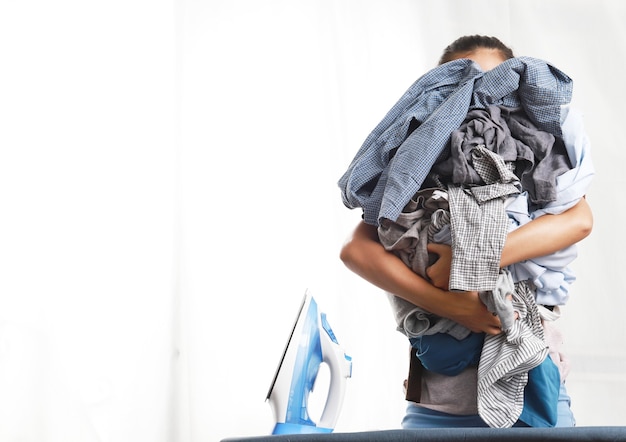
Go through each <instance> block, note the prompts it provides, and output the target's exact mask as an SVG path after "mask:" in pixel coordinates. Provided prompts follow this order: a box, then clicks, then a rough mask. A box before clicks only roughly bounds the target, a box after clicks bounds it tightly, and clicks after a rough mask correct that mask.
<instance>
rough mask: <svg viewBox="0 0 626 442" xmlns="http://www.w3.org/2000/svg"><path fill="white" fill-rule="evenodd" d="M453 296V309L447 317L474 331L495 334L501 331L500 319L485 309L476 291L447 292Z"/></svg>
mask: <svg viewBox="0 0 626 442" xmlns="http://www.w3.org/2000/svg"><path fill="white" fill-rule="evenodd" d="M449 293H450V294H451V296H453V297H455V300H454V301H453V302H454V311H452V312H450V313H449V318H450V319H452V320H453V321H455V322H458V323H459V324H461V325H463V326H465V327H467V328H468V329H470V330H471V331H473V332H476V333H481V332H484V333H487V334H488V335H497V334H500V333H502V329H501V326H502V324H501V322H500V319H499V318H498V317H497V316H495V315H494V314H493V313H491V312H490V311H489V310H487V307H486V306H485V304H483V302H482V301H481V300H480V298H479V296H478V292H449Z"/></svg>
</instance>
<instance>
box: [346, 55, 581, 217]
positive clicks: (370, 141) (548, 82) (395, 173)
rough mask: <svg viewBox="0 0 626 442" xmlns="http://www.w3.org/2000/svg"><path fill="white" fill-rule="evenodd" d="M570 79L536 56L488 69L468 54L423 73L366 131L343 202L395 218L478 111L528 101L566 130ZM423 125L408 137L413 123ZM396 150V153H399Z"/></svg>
mask: <svg viewBox="0 0 626 442" xmlns="http://www.w3.org/2000/svg"><path fill="white" fill-rule="evenodd" d="M572 87H573V84H572V80H571V79H570V78H569V77H568V76H567V75H566V74H564V73H563V72H561V71H560V70H558V69H556V68H555V67H553V66H551V65H550V64H548V63H546V62H545V61H542V60H538V59H535V58H531V57H518V58H512V59H509V60H507V61H505V62H504V63H502V64H500V65H499V66H497V67H496V68H494V69H492V70H490V71H487V72H483V71H482V70H481V69H480V68H479V66H478V65H477V64H476V63H474V62H473V61H471V60H469V59H461V60H455V61H451V62H449V63H446V64H443V65H441V66H438V67H436V68H435V69H432V70H431V71H429V72H427V73H426V74H425V75H423V76H422V77H420V78H419V79H418V80H417V81H416V82H415V83H413V85H411V87H410V88H409V89H408V90H407V91H406V92H405V93H404V95H403V96H402V97H401V98H400V100H399V101H398V102H397V103H396V104H395V105H394V106H393V107H392V108H391V110H390V111H389V112H388V113H387V115H386V116H385V117H384V118H383V120H382V121H381V122H380V123H379V124H378V125H377V126H376V128H374V130H373V131H372V132H371V133H370V135H369V136H368V137H367V139H366V140H365V142H364V143H363V145H362V146H361V148H360V149H359V151H358V152H357V154H356V156H355V157H354V159H353V160H352V163H351V164H350V166H349V167H348V170H347V171H346V172H345V173H344V175H343V176H342V177H341V179H340V180H339V183H338V184H339V187H340V189H341V192H342V198H343V202H344V204H345V205H346V206H347V207H349V208H351V209H354V208H357V207H360V208H362V209H363V218H364V221H365V222H366V223H368V224H372V225H378V224H379V221H380V220H381V219H383V218H386V219H390V220H393V221H395V220H396V219H397V217H398V215H399V214H400V213H401V212H402V209H403V208H404V206H405V205H406V204H407V203H408V202H409V201H410V199H411V197H412V196H413V195H414V194H415V193H416V192H417V191H418V190H419V189H420V187H421V185H422V183H423V182H424V179H425V178H426V176H427V175H428V172H429V171H430V169H431V167H432V166H433V164H434V163H435V162H436V161H437V158H438V157H439V155H440V154H441V153H442V151H443V150H444V149H445V148H446V146H447V145H448V142H449V140H450V134H451V133H452V131H454V130H456V129H458V127H459V126H460V125H461V123H462V122H463V120H464V119H465V116H466V115H467V113H468V112H469V111H470V110H472V109H477V108H485V107H487V106H489V105H491V104H501V105H504V106H507V107H520V106H521V107H522V108H523V109H524V110H525V111H526V113H527V115H528V117H529V118H530V119H531V120H532V121H533V123H535V124H536V125H537V127H538V128H539V129H542V130H544V131H547V132H550V133H552V134H553V135H556V136H561V125H560V116H561V106H562V105H564V104H567V103H569V102H570V100H571V95H572ZM413 120H415V121H417V123H418V124H419V126H418V127H417V129H416V130H414V131H413V132H412V133H411V134H410V135H409V136H408V137H407V132H408V129H409V125H410V124H411V122H412V121H413ZM394 151H395V154H394Z"/></svg>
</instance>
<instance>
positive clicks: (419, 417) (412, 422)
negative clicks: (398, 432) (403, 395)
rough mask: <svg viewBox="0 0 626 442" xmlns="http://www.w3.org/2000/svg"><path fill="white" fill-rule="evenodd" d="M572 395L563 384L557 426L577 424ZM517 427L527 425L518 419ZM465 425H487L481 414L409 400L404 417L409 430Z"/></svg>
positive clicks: (405, 425)
mask: <svg viewBox="0 0 626 442" xmlns="http://www.w3.org/2000/svg"><path fill="white" fill-rule="evenodd" d="M570 403H571V400H570V397H569V395H568V394H567V390H566V389H565V385H563V384H561V388H560V391H559V402H558V405H557V410H558V418H557V422H556V426H557V427H573V426H575V425H576V421H575V419H574V414H573V413H572V410H571V409H570ZM514 426H515V427H527V426H528V425H526V424H525V423H524V422H521V421H517V423H516V424H515V425H514ZM465 427H487V424H485V422H483V420H482V419H481V418H480V416H479V415H477V414H473V415H467V416H461V415H454V414H448V413H442V412H441V411H435V410H431V409H428V408H424V407H420V406H419V405H416V404H414V403H413V402H409V404H408V406H407V409H406V414H405V416H404V418H403V419H402V428H404V429H406V430H408V429H413V428H465Z"/></svg>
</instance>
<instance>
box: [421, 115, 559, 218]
mask: <svg viewBox="0 0 626 442" xmlns="http://www.w3.org/2000/svg"><path fill="white" fill-rule="evenodd" d="M479 145H484V146H485V147H486V148H487V149H489V150H490V151H492V152H494V153H496V154H498V155H499V156H500V157H501V158H502V160H503V161H504V162H505V163H507V164H510V165H511V170H512V171H513V172H514V173H515V175H516V176H517V177H518V179H519V181H520V183H521V186H522V188H523V189H524V190H525V191H526V192H528V195H529V199H530V201H531V202H532V203H533V204H534V205H535V206H536V205H544V204H546V203H549V202H552V201H555V200H556V195H557V190H556V187H557V186H556V179H557V177H558V176H559V175H562V174H563V173H565V172H567V171H568V170H570V169H571V166H570V163H569V158H568V154H567V151H566V149H565V145H564V143H563V141H562V140H561V139H560V138H557V137H555V136H554V135H552V134H551V133H549V132H545V131H541V130H539V129H538V128H537V127H536V126H535V125H534V124H533V123H532V122H531V121H530V120H529V119H528V117H526V115H525V114H524V111H523V110H522V109H519V108H518V109H511V108H506V107H503V106H488V107H487V108H486V109H475V110H473V111H470V112H469V113H468V114H467V117H466V119H465V121H464V122H463V124H462V125H461V126H460V127H459V129H457V130H455V131H454V132H452V135H451V138H450V155H449V157H448V158H446V159H445V160H442V161H439V162H437V164H435V165H434V166H433V169H432V173H435V174H437V175H442V176H443V177H449V180H450V182H451V183H453V184H476V185H479V184H481V183H483V182H484V180H483V178H482V177H481V176H480V174H479V173H478V171H477V170H475V167H474V165H473V161H472V155H473V151H474V149H475V148H476V147H477V146H479Z"/></svg>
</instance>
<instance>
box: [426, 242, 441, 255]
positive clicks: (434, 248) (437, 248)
mask: <svg viewBox="0 0 626 442" xmlns="http://www.w3.org/2000/svg"><path fill="white" fill-rule="evenodd" d="M444 247H445V246H444V245H443V244H439V243H436V242H429V243H428V244H426V250H428V251H429V252H432V253H436V254H437V255H441V251H442V250H444Z"/></svg>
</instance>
